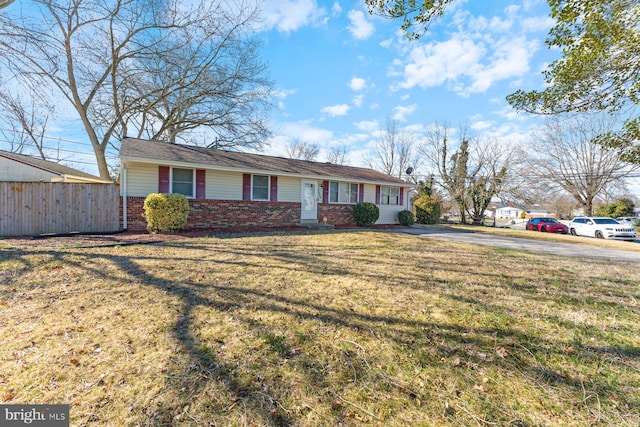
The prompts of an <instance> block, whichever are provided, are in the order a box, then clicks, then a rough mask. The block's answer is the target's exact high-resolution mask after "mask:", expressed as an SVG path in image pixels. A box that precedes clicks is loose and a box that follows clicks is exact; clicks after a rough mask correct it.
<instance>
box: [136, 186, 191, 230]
mask: <svg viewBox="0 0 640 427" xmlns="http://www.w3.org/2000/svg"><path fill="white" fill-rule="evenodd" d="M188 214H189V201H188V200H187V198H186V197H185V196H183V195H182V194H173V193H171V194H160V193H153V194H149V195H148V196H147V198H146V199H145V200H144V214H143V215H144V218H145V219H146V220H147V230H149V232H151V233H158V232H160V233H166V232H172V231H180V230H182V229H183V228H184V227H185V225H187V215H188Z"/></svg>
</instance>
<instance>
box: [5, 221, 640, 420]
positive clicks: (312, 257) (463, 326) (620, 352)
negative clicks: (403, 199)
mask: <svg viewBox="0 0 640 427" xmlns="http://www.w3.org/2000/svg"><path fill="white" fill-rule="evenodd" d="M0 283H1V285H0V341H1V342H2V345H1V346H0V401H3V402H4V403H5V404H11V403H36V404H54V403H68V404H70V405H71V425H73V426H82V425H87V426H134V425H141V426H142V425H153V426H161V425H166V426H169V425H171V426H180V425H184V426H210V425H217V426H228V425H238V426H267V425H269V426H286V425H296V426H319V425H326V426H335V425H354V426H357V425H380V426H382V425H384V426H388V425H402V426H419V425H422V426H439V425H442V426H445V425H447V426H448V425H451V426H469V425H481V426H485V425H488V426H492V425H499V426H538V425H550V426H551V425H553V426H562V425H567V426H584V425H620V426H624V425H628V426H638V424H639V423H640V414H639V408H640V334H639V333H638V330H639V328H640V307H639V305H638V301H640V268H638V266H637V265H636V264H623V263H615V262H610V261H605V260H586V261H585V260H580V259H562V258H555V257H552V256H547V255H539V254H532V253H525V252H517V251H508V250H505V249H499V248H489V247H479V246H470V245H463V244H453V243H446V242H439V241H431V240H426V239H421V238H417V237H415V236H409V235H404V234H395V233H386V232H372V231H369V232H330V233H318V234H316V233H303V234H282V235H262V236H244V237H243V236H232V237H228V238H220V237H211V238H193V239H185V240H180V241H173V242H165V243H162V244H154V245H132V246H122V247H111V248H68V249H11V248H10V249H2V250H0Z"/></svg>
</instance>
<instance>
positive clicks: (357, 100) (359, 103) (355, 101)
mask: <svg viewBox="0 0 640 427" xmlns="http://www.w3.org/2000/svg"><path fill="white" fill-rule="evenodd" d="M363 101H364V95H356V96H354V97H353V99H352V100H351V103H352V104H353V105H354V107H358V108H360V107H362V102H363Z"/></svg>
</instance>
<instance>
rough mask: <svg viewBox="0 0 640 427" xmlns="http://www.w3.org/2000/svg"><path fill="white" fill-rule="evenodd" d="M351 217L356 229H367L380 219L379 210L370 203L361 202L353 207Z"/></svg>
mask: <svg viewBox="0 0 640 427" xmlns="http://www.w3.org/2000/svg"><path fill="white" fill-rule="evenodd" d="M353 215H354V217H355V223H356V225H357V226H358V227H368V226H370V225H372V224H375V222H376V221H377V220H378V218H380V209H378V207H377V206H376V205H374V204H373V203H370V202H361V203H358V204H356V205H355V206H354V208H353Z"/></svg>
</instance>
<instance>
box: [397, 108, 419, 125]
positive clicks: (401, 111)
mask: <svg viewBox="0 0 640 427" xmlns="http://www.w3.org/2000/svg"><path fill="white" fill-rule="evenodd" d="M416 108H418V106H417V105H416V104H412V105H407V106H402V105H399V106H397V107H395V108H394V109H393V116H392V117H393V119H394V120H400V121H401V122H405V121H407V116H408V115H409V114H412V113H413V112H414V111H415V110H416Z"/></svg>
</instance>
